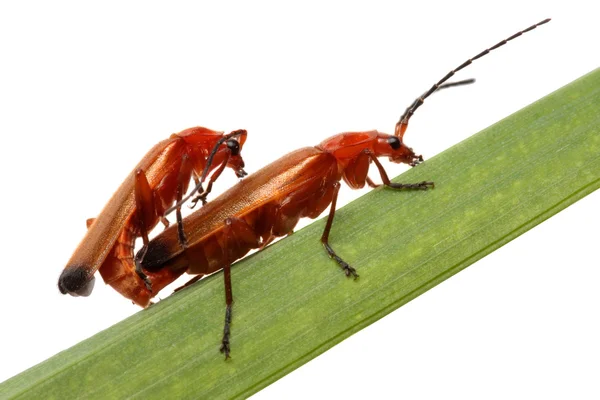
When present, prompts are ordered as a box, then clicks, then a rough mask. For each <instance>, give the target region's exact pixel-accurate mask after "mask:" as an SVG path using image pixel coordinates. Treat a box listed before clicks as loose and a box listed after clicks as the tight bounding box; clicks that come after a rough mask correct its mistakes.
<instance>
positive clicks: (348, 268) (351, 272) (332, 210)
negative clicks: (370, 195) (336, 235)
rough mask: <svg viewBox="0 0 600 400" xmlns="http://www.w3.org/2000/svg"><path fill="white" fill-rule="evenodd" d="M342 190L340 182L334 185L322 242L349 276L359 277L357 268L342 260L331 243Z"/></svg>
mask: <svg viewBox="0 0 600 400" xmlns="http://www.w3.org/2000/svg"><path fill="white" fill-rule="evenodd" d="M339 191H340V184H339V182H336V183H335V185H334V187H333V198H332V200H331V208H330V209H329V216H328V217H327V223H326V224H325V229H324V230H323V235H322V236H321V243H323V247H324V248H325V251H326V252H327V254H328V255H329V258H331V259H333V260H335V262H337V263H338V265H339V266H340V268H342V271H344V274H346V276H347V277H350V276H352V277H354V279H356V278H358V274H357V273H356V269H354V268H353V267H351V266H350V265H349V264H348V263H347V262H346V261H344V260H342V258H341V257H340V256H338V255H337V254H336V253H335V251H334V250H333V249H332V248H331V246H330V245H329V232H330V231H331V226H332V225H333V217H334V216H335V204H336V202H337V196H338V192H339Z"/></svg>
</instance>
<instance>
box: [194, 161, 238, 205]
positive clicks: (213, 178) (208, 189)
mask: <svg viewBox="0 0 600 400" xmlns="http://www.w3.org/2000/svg"><path fill="white" fill-rule="evenodd" d="M227 161H229V155H227V157H226V158H225V160H223V162H222V163H221V165H219V167H218V168H217V170H216V171H215V172H213V173H212V175H211V176H210V179H209V180H208V185H207V186H206V190H204V191H202V193H200V194H199V195H198V196H196V197H194V198H193V199H192V205H191V208H194V207H195V206H196V203H198V201H202V205H205V204H206V198H207V197H208V195H209V194H210V192H211V191H212V187H213V184H214V182H215V181H216V180H217V179H218V178H219V176H221V173H222V172H223V170H224V169H225V167H226V166H227Z"/></svg>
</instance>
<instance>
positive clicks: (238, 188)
mask: <svg viewBox="0 0 600 400" xmlns="http://www.w3.org/2000/svg"><path fill="white" fill-rule="evenodd" d="M549 21H550V20H549V19H546V20H544V21H541V22H539V23H537V24H535V25H532V26H530V27H529V28H527V29H525V30H523V31H520V32H518V33H516V34H514V35H512V36H510V37H509V38H507V39H505V40H502V41H501V42H499V43H497V44H496V45H494V46H492V47H491V48H489V49H486V50H484V51H482V52H481V53H479V54H477V55H476V56H474V57H473V58H471V59H469V60H467V61H465V62H464V63H462V64H461V65H459V66H458V67H457V68H455V69H454V70H452V71H450V72H449V73H448V74H446V75H445V76H444V77H443V78H442V79H440V80H439V81H438V82H437V83H436V84H434V85H433V86H432V87H431V88H430V89H429V90H428V91H427V92H425V93H424V94H423V95H422V96H420V97H418V98H417V99H416V100H415V101H414V102H413V103H412V104H411V105H410V106H409V107H408V108H407V109H406V111H405V112H404V113H403V114H402V116H401V117H400V119H399V121H398V122H397V123H396V127H395V131H394V134H393V135H390V134H385V133H381V132H378V131H366V132H348V133H342V134H338V135H335V136H332V137H330V138H328V139H326V140H325V141H323V142H322V143H320V144H319V145H318V146H315V147H306V148H302V149H299V150H297V151H294V152H292V153H290V154H287V155H286V156H284V157H282V158H280V159H279V160H277V161H275V162H273V163H271V164H269V165H267V166H266V167H264V168H263V169H261V170H259V171H258V172H256V173H254V174H252V175H250V176H248V177H247V178H245V179H244V180H242V181H241V182H239V183H238V184H236V185H234V186H233V187H232V188H230V189H229V190H228V191H226V192H225V193H223V194H222V195H221V196H218V197H217V198H215V199H213V200H211V201H210V202H208V204H207V205H206V206H204V207H202V208H201V209H199V210H197V211H195V212H194V213H193V214H191V215H190V216H188V217H187V218H185V219H182V217H181V213H180V207H181V205H182V203H183V202H184V201H185V200H187V199H189V197H190V196H191V195H192V194H190V195H189V196H187V197H186V198H184V197H183V194H184V193H185V192H186V191H187V188H188V185H189V182H190V180H191V179H192V178H194V180H195V182H196V184H197V186H196V189H195V190H194V191H196V190H200V195H199V196H198V197H196V199H195V201H196V202H197V201H198V200H202V202H203V203H204V202H205V201H206V196H207V195H208V193H209V192H210V190H211V188H212V185H213V183H214V182H215V180H216V179H217V178H218V177H219V176H220V174H221V173H222V172H223V171H224V170H225V168H226V167H230V168H232V169H233V170H234V172H235V173H236V175H237V176H238V177H243V176H244V175H245V172H244V170H243V168H244V162H243V160H242V158H241V155H240V152H241V150H242V147H243V145H244V142H245V140H246V136H247V134H246V131H244V130H239V131H234V132H231V133H230V134H227V135H223V134H222V133H221V132H215V131H211V130H209V129H206V128H191V129H188V130H185V131H183V132H181V133H179V134H176V135H172V136H171V138H170V139H167V140H165V141H163V142H161V143H159V144H157V145H156V146H154V147H153V148H152V149H151V150H150V152H148V154H147V155H146V156H145V157H144V158H143V159H142V161H141V162H140V163H139V164H138V165H137V166H136V168H135V169H134V171H133V172H132V173H131V174H130V175H129V176H128V177H127V179H126V181H125V182H124V183H123V184H122V185H121V187H120V188H119V189H118V190H117V192H116V193H115V194H114V195H113V197H112V198H111V200H110V201H109V202H108V203H107V205H106V206H105V208H104V210H103V211H102V212H101V213H100V215H98V217H97V218H96V219H95V220H93V221H91V220H88V226H89V230H88V233H87V234H86V236H85V237H84V239H83V241H82V242H81V244H80V245H79V247H78V248H77V249H76V251H75V253H74V254H73V256H72V258H71V260H70V261H69V263H68V264H67V267H66V268H65V269H64V271H63V273H62V275H61V276H60V278H59V282H58V286H59V289H60V291H61V292H62V293H69V294H71V295H84V296H85V295H88V294H89V293H90V292H91V290H92V288H93V282H94V273H95V272H96V271H97V270H98V271H99V272H100V274H101V275H102V277H103V279H104V280H105V282H106V283H107V284H109V285H111V286H112V287H113V288H115V289H116V290H117V291H119V292H120V293H121V294H123V295H124V296H125V297H127V298H129V299H131V300H132V301H134V302H135V303H136V304H138V305H140V306H142V307H146V306H147V305H148V304H150V299H151V298H152V297H154V296H155V295H156V294H157V293H158V292H159V291H160V290H161V289H162V288H164V287H165V286H166V285H167V284H169V283H171V282H173V281H174V280H175V279H177V278H178V277H179V276H181V275H182V274H183V273H184V272H188V273H190V274H194V275H196V277H194V278H193V279H192V281H190V283H192V282H194V281H196V280H198V279H200V278H201V277H203V276H205V275H208V274H212V273H214V272H217V271H219V270H221V269H223V270H224V278H225V294H226V310H225V327H224V333H223V338H222V345H221V351H222V352H223V353H224V354H225V356H226V357H229V352H230V342H229V338H230V323H231V317H232V302H233V294H232V285H231V274H230V269H231V264H232V263H233V262H234V261H236V260H238V259H240V258H241V257H243V256H244V255H246V254H247V253H248V252H249V251H250V250H251V249H262V248H263V247H265V246H267V245H268V244H269V243H270V242H271V241H273V240H274V239H275V238H277V237H281V236H285V235H288V234H290V233H291V232H292V231H293V229H294V227H295V226H296V224H297V223H298V221H299V219H300V218H302V217H309V218H316V217H318V216H319V215H320V214H321V213H322V212H323V211H324V210H325V209H326V208H327V207H328V206H330V211H329V216H328V218H327V223H326V225H325V230H324V232H323V234H322V236H321V242H322V244H323V246H324V247H325V250H326V252H327V254H328V255H329V256H330V257H331V258H332V259H334V260H335V262H336V263H337V264H338V265H339V266H340V267H341V268H342V270H343V272H344V273H345V274H346V276H352V277H355V278H356V277H358V274H357V272H356V270H355V269H354V268H353V267H351V266H350V265H349V264H348V263H347V262H346V261H344V260H343V259H342V258H341V257H340V256H338V255H337V254H336V252H335V251H334V249H332V247H331V246H330V245H329V242H328V238H329V233H330V230H331V227H332V224H333V219H334V215H335V208H336V200H337V195H338V192H339V189H340V186H341V185H340V181H341V180H342V179H344V181H345V182H346V183H347V184H348V185H349V186H350V187H351V188H361V187H364V185H365V184H368V185H369V186H371V187H376V186H378V185H377V184H375V183H374V182H373V180H371V179H370V178H369V176H368V172H369V167H370V165H371V163H374V164H375V166H376V168H377V170H378V172H379V175H380V178H381V181H382V183H383V185H385V186H388V187H390V188H392V189H408V190H411V189H415V190H425V189H428V188H432V187H433V182H419V183H409V184H400V183H392V182H390V180H389V178H388V176H387V174H386V172H385V169H384V168H383V166H382V164H381V163H380V162H379V160H378V157H388V158H389V160H390V161H391V162H394V163H405V164H409V165H411V166H416V165H418V164H419V163H421V162H422V161H423V158H422V156H420V155H416V154H415V153H414V152H413V150H412V149H411V148H409V147H408V146H406V144H405V143H404V142H403V138H404V134H405V132H406V129H407V127H408V123H409V120H410V118H411V117H412V115H413V114H414V113H415V111H416V110H417V109H418V108H419V107H420V106H421V105H422V104H423V102H424V100H425V99H426V98H428V97H429V96H431V95H432V94H433V93H435V92H436V91H437V90H440V89H443V88H447V87H452V86H457V85H464V84H468V83H472V82H473V81H472V80H466V81H459V82H451V83H447V81H448V80H449V79H450V78H451V77H452V76H453V75H454V74H455V73H456V72H458V71H460V70H461V69H463V68H465V67H467V66H468V65H470V64H471V63H472V62H473V61H474V60H476V59H478V58H481V57H483V56H484V55H486V54H488V53H489V52H490V51H491V50H494V49H496V48H498V47H500V46H502V45H504V44H505V43H507V42H508V41H510V40H512V39H514V38H516V37H518V36H520V35H522V34H523V33H525V32H528V31H530V30H532V29H535V28H536V27H538V26H540V25H542V24H545V23H547V22H549ZM207 179H208V186H207V189H206V190H202V189H201V188H202V184H203V183H204V182H205V181H206V180H207ZM192 193H193V192H192ZM171 209H174V210H176V211H177V224H176V225H174V226H168V225H169V224H168V221H167V220H166V218H165V217H166V215H167V214H168V212H169V211H170V210H171ZM159 221H162V222H163V223H164V224H165V226H168V227H167V228H166V229H165V230H164V231H163V232H162V233H160V234H159V235H158V236H157V237H156V238H154V239H153V240H151V241H150V240H149V239H148V232H150V230H151V229H153V228H154V227H155V226H156V225H157V224H158V222H159ZM137 237H142V238H143V242H144V247H143V248H142V249H141V250H140V252H139V253H138V254H137V255H136V257H135V259H134V257H133V252H134V244H135V239H136V238H137Z"/></svg>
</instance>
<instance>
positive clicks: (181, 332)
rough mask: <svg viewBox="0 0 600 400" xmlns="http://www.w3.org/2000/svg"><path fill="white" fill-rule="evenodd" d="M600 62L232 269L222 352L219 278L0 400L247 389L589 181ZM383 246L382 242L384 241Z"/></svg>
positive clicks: (568, 200) (227, 393) (36, 373)
mask: <svg viewBox="0 0 600 400" xmlns="http://www.w3.org/2000/svg"><path fill="white" fill-rule="evenodd" d="M599 104H600V69H598V70H595V71H594V72H592V73H590V74H588V75H586V76H584V77H583V78H581V79H579V80H577V81H575V82H573V83H571V84H570V85H568V86H566V87H564V88H562V89H560V90H558V91H557V92H555V93H553V94H551V95H549V96H547V97H545V98H544V99H542V100H540V101H538V102H536V103H535V104H533V105H531V106H529V107H526V108H525V109H523V110H521V111H519V112H517V113H516V114H514V115H512V116H510V117H509V118H507V119H505V120H503V121H501V122H499V123H497V124H495V125H493V126H492V127H490V128H488V129H486V130H484V131H482V132H481V133H479V134H477V135H474V136H472V137H471V138H469V139H467V140H465V141H464V142H462V143H460V144H458V145H456V146H454V147H452V148H451V149H449V150H447V151H445V152H443V153H442V154H440V155H438V156H437V157H435V158H433V159H431V160H428V161H427V162H426V163H425V164H423V165H421V166H419V167H418V168H414V169H411V170H410V171H408V172H407V173H405V174H403V175H402V176H401V177H400V178H399V179H398V181H402V182H417V181H421V180H433V181H435V183H436V188H435V190H432V191H427V192H403V193H397V192H394V191H392V190H387V189H378V190H374V191H372V192H370V193H369V194H367V195H366V196H364V197H362V198H361V199H359V200H357V201H355V202H353V203H351V204H349V205H348V206H346V207H344V208H342V209H341V210H339V211H338V213H337V214H336V221H335V224H334V228H333V231H332V235H331V244H332V246H333V247H334V248H335V249H336V251H338V253H339V254H341V255H343V257H344V258H345V259H346V260H347V261H349V262H351V263H352V265H353V266H354V267H356V269H357V270H358V272H359V273H360V276H361V277H360V279H358V280H357V281H353V280H351V279H346V278H345V277H344V276H343V275H342V273H341V272H340V270H339V268H338V267H337V266H336V265H335V263H333V262H332V261H331V260H329V259H328V258H327V256H326V255H325V252H324V251H323V250H322V249H321V245H320V243H319V237H320V234H321V232H322V229H323V225H324V221H318V222H316V223H314V224H312V225H310V226H309V227H307V228H305V229H303V230H301V231H300V232H297V233H296V234H294V235H293V236H292V237H290V238H288V239H286V240H283V241H281V242H279V243H276V244H275V245H273V246H271V247H269V248H268V249H266V250H265V251H262V252H260V253H257V254H256V255H254V256H252V257H250V258H248V259H246V260H244V261H243V262H241V263H239V264H237V265H236V267H235V268H234V269H233V273H232V279H233V285H234V294H235V299H236V302H235V306H234V323H233V326H232V329H233V331H232V332H233V334H232V335H233V336H232V348H233V352H232V356H233V359H232V360H230V361H228V362H225V361H224V360H223V356H222V355H221V354H220V353H219V352H218V348H219V342H220V338H221V332H222V324H223V313H224V294H223V284H222V276H221V274H217V275H216V276H213V277H211V278H209V279H207V280H206V281H203V282H201V283H200V284H196V285H194V287H192V288H190V289H188V290H185V291H183V292H180V293H178V294H177V295H174V296H171V297H169V298H167V299H166V300H163V301H161V302H160V303H158V304H157V305H156V306H153V307H151V308H150V309H148V310H145V311H142V312H139V313H138V314H136V315H134V316H132V317H131V318H128V319H127V320H125V321H123V322H121V323H119V324H117V325H115V326H113V327H111V328H109V329H107V330H105V331H103V332H101V333H99V334H97V335H95V336H94V337H92V338H90V339H88V340H85V341H83V342H81V343H79V344H78V345H76V346H74V347H72V348H70V349H68V350H66V351H64V352H62V353H60V354H58V355H56V356H54V357H52V358H51V359H49V360H47V361H45V362H43V363H41V364H39V365H37V366H35V367H33V368H31V369H29V370H27V371H25V372H24V373H22V374H20V375H18V376H16V377H14V378H11V379H9V380H8V381H6V382H4V383H3V384H1V385H0V397H2V398H6V397H24V398H45V399H49V398H56V399H65V398H71V397H81V398H124V397H138V398H235V397H238V398H239V397H246V396H249V395H250V394H252V393H255V392H256V391H258V390H260V389H261V388H263V387H265V386H266V385H268V384H270V383H271V382H273V381H275V380H277V379H278V378H279V377H281V376H283V375H285V374H287V373H289V372H290V371H292V370H294V369H295V368H297V367H299V366H300V365H302V364H304V363H305V362H307V361H309V360H310V359H312V358H314V357H316V356H317V355H319V354H320V353H322V352H324V351H326V350H327V349H328V348H330V347H332V346H334V345H335V344H336V343H339V342H340V341H342V340H343V339H344V338H346V337H348V336H350V335H352V334H353V333H354V332H356V331H358V330H360V329H362V328H364V327H365V326H367V325H369V324H371V323H372V322H374V321H376V320H377V319H379V318H381V317H383V316H384V315H386V314H388V313H389V312H391V311H393V310H395V309H396V308H398V307H400V306H401V305H403V304H405V303H406V302H408V301H410V300H411V299H413V298H415V297H417V296H418V295H420V294H421V293H423V292H425V291H426V290H428V289H430V288H432V287H433V286H435V285H437V284H438V283H440V282H442V281H443V280H445V279H446V278H448V277H450V276H452V275H453V274H455V273H457V272H458V271H460V270H461V269H463V268H465V267H467V266H468V265H470V264H472V263H473V262H475V261H476V260H478V259H480V258H482V257H483V256H485V255H486V254H488V253H490V252H492V251H494V250H495V249H497V248H498V247H500V246H502V245H503V244H505V243H507V242H509V241H510V240H512V239H514V238H515V237H517V236H519V235H520V234H522V233H524V232H525V231H527V230H528V229H530V228H531V227H533V226H535V225H537V224H539V223H540V222H542V221H543V220H545V219H546V218H548V217H550V216H552V215H553V214H555V213H557V212H558V211H560V210H562V209H563V208H565V207H567V206H568V205H570V204H572V203H574V202H575V201H577V200H578V199H580V198H582V197H583V196H585V195H586V194H589V193H591V192H592V191H594V190H596V189H597V188H598V187H599V186H600V112H598V105H599ZM389 243H393V244H394V245H393V246H390V245H389Z"/></svg>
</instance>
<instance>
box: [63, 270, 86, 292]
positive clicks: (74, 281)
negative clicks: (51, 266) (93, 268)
mask: <svg viewBox="0 0 600 400" xmlns="http://www.w3.org/2000/svg"><path fill="white" fill-rule="evenodd" d="M89 281H90V278H89V276H88V274H87V272H86V268H85V267H84V266H82V265H79V266H69V267H67V268H65V269H64V270H63V272H62V274H60V278H58V290H60V292H61V293H62V294H67V293H77V292H79V291H80V290H81V289H83V288H84V287H85V286H86V285H87V284H88V283H89Z"/></svg>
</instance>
